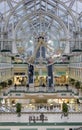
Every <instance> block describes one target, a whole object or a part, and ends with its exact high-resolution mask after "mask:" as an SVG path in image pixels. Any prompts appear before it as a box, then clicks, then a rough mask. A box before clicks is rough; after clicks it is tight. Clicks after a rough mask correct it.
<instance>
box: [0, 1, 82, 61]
mask: <svg viewBox="0 0 82 130" xmlns="http://www.w3.org/2000/svg"><path fill="white" fill-rule="evenodd" d="M0 27H1V35H5V37H4V36H3V37H0V39H1V42H2V41H4V40H3V38H4V39H5V43H7V45H6V46H5V47H6V48H7V47H8V45H9V46H11V45H12V53H13V54H17V53H18V54H19V55H21V56H22V57H23V58H27V60H28V61H29V62H30V61H32V62H33V60H32V59H31V58H30V57H31V56H32V58H34V59H35V57H36V56H35V55H36V53H37V51H38V49H39V48H40V46H45V47H46V58H50V59H51V57H52V60H54V58H56V57H58V56H60V55H62V54H69V53H70V51H71V50H72V49H74V48H75V47H77V48H78V46H79V45H78V43H79V44H80V43H81V41H82V38H81V35H82V33H81V31H82V0H0ZM40 37H41V38H43V39H41V40H42V41H41V40H40V41H39V42H38V38H40ZM5 47H4V48H5ZM35 48H36V49H35ZM33 55H34V57H33ZM40 58H41V59H40V61H41V60H42V57H40Z"/></svg>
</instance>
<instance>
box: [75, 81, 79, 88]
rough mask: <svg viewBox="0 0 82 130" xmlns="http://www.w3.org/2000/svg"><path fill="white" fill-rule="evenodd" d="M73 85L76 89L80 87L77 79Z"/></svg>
mask: <svg viewBox="0 0 82 130" xmlns="http://www.w3.org/2000/svg"><path fill="white" fill-rule="evenodd" d="M75 87H76V88H77V89H80V82H79V81H77V82H76V83H75Z"/></svg>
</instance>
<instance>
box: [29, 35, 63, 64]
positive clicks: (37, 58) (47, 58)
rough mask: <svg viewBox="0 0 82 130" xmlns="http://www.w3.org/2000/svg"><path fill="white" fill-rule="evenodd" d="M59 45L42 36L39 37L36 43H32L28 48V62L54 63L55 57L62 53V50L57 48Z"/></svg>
mask: <svg viewBox="0 0 82 130" xmlns="http://www.w3.org/2000/svg"><path fill="white" fill-rule="evenodd" d="M57 47H58V46H56V44H55V43H54V42H53V41H46V40H45V39H44V37H42V36H40V37H38V38H37V40H36V42H35V43H33V42H32V43H31V47H30V49H29V48H28V51H27V54H28V55H27V62H28V64H33V65H35V66H38V65H39V66H45V65H46V66H48V65H50V64H54V62H55V59H56V58H57V56H58V55H60V53H61V50H56V49H57ZM56 53H57V54H56Z"/></svg>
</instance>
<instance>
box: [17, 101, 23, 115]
mask: <svg viewBox="0 0 82 130" xmlns="http://www.w3.org/2000/svg"><path fill="white" fill-rule="evenodd" d="M21 107H22V106H21V103H17V104H16V113H17V115H18V117H20V116H21Z"/></svg>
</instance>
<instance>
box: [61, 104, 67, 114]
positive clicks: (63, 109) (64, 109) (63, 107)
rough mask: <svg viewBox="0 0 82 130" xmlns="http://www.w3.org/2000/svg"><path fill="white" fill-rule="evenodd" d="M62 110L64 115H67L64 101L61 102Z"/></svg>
mask: <svg viewBox="0 0 82 130" xmlns="http://www.w3.org/2000/svg"><path fill="white" fill-rule="evenodd" d="M62 112H63V115H64V116H68V105H67V103H65V102H63V104H62Z"/></svg>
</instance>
